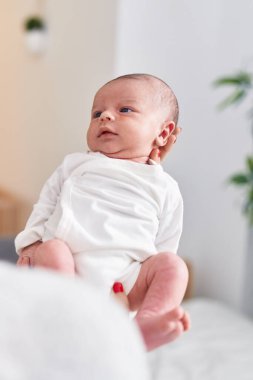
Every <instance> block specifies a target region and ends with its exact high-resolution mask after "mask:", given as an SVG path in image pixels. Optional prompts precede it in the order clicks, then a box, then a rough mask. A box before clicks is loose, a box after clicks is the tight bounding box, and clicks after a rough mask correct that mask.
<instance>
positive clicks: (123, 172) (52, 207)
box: [16, 152, 183, 292]
mask: <svg viewBox="0 0 253 380" xmlns="http://www.w3.org/2000/svg"><path fill="white" fill-rule="evenodd" d="M182 216H183V204H182V197H181V194H180V191H179V188H178V185H177V183H176V182H175V181H174V180H173V179H172V178H171V177H170V176H169V175H168V174H167V173H165V172H164V170H163V169H162V167H161V166H160V165H145V164H140V163H137V162H133V161H129V160H122V159H112V158H108V157H106V156H105V155H103V154H100V153H94V152H90V153H88V154H85V153H75V154H72V155H69V156H67V157H66V158H65V160H64V162H63V164H62V165H61V166H60V167H59V168H58V169H57V170H56V171H55V172H54V173H53V175H52V176H51V177H50V179H49V180H48V181H47V183H46V184H45V186H44V188H43V190H42V192H41V195H40V199H39V202H38V203H37V204H36V205H35V207H34V211H33V213H32V215H31V217H30V219H29V221H28V223H27V226H26V228H25V230H24V231H23V232H21V233H20V234H19V235H18V237H17V238H16V248H17V250H18V251H20V249H22V248H23V247H25V246H27V245H29V244H31V243H33V242H35V241H37V240H42V241H46V240H49V239H52V238H54V237H56V238H59V239H62V240H64V241H65V242H67V244H68V246H69V247H70V249H71V252H72V253H73V256H74V260H75V264H76V267H77V270H78V272H79V273H80V274H81V275H82V274H84V275H85V274H86V273H87V269H88V268H89V270H90V271H93V272H95V273H96V272H97V273H103V278H104V280H105V281H106V283H107V285H108V289H111V286H112V284H113V283H114V281H121V282H123V284H124V286H125V290H126V292H129V291H130V289H131V287H132V286H133V284H134V282H135V280H136V278H137V276H138V273H139V270H140V263H141V262H143V261H144V260H146V259H147V258H148V257H150V256H151V255H154V254H156V253H157V252H162V251H170V252H174V253H176V251H177V248H178V243H179V238H180V235H181V231H182ZM84 253H85V254H84Z"/></svg>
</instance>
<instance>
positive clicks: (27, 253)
mask: <svg viewBox="0 0 253 380" xmlns="http://www.w3.org/2000/svg"><path fill="white" fill-rule="evenodd" d="M40 244H42V242H41V241H36V242H35V243H33V244H31V245H29V246H28V247H25V248H23V249H22V251H21V253H20V255H19V259H18V261H17V265H18V266H25V267H27V266H28V267H30V266H33V265H34V261H35V251H36V249H37V247H38V246H39V245H40Z"/></svg>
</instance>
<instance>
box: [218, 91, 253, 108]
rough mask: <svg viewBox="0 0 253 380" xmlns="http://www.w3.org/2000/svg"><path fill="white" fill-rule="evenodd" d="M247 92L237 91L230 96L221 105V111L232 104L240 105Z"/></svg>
mask: <svg viewBox="0 0 253 380" xmlns="http://www.w3.org/2000/svg"><path fill="white" fill-rule="evenodd" d="M246 95H247V92H246V91H245V90H244V89H236V90H235V91H234V92H233V93H232V94H231V95H230V96H228V97H227V98H226V99H225V100H223V101H222V102H221V103H220V104H219V105H218V107H219V109H220V110H223V109H224V108H227V107H229V106H231V105H232V104H238V103H239V102H241V101H242V100H243V98H245V96H246Z"/></svg>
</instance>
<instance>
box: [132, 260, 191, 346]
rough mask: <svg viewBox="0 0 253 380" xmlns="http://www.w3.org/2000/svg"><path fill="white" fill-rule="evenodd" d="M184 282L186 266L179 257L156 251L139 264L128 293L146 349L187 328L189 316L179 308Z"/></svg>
mask: <svg viewBox="0 0 253 380" xmlns="http://www.w3.org/2000/svg"><path fill="white" fill-rule="evenodd" d="M187 281H188V271H187V267H186V265H185V263H184V261H183V260H182V259H180V257H179V256H177V255H175V254H172V253H160V254H158V255H156V256H152V257H151V258H149V259H148V260H146V261H145V262H144V263H143V264H142V268H141V271H140V274H139V277H138V279H137V281H136V283H135V285H134V287H133V289H132V290H131V292H130V293H129V295H128V299H129V305H130V309H131V310H136V309H138V312H137V314H136V321H137V323H138V325H139V327H140V330H141V332H142V335H143V337H144V341H145V343H146V346H147V349H148V350H152V349H154V348H156V347H158V346H160V345H162V344H164V343H168V342H170V341H172V340H174V339H175V338H176V337H178V336H179V335H180V334H181V333H182V331H183V330H186V329H188V327H189V317H188V315H187V314H185V313H184V311H183V309H182V308H181V307H179V305H180V304H181V302H182V299H183V296H184V293H185V290H186V286H187Z"/></svg>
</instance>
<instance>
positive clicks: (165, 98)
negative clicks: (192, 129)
mask: <svg viewBox="0 0 253 380" xmlns="http://www.w3.org/2000/svg"><path fill="white" fill-rule="evenodd" d="M119 79H137V80H143V79H144V80H148V81H156V82H157V83H158V84H159V86H160V89H159V91H160V94H159V95H160V101H161V105H162V107H164V108H165V109H166V110H168V114H170V117H171V119H172V120H173V121H174V123H175V125H177V123H178V117H179V106H178V101H177V98H176V96H175V94H174V92H173V91H172V89H171V87H170V86H169V85H168V84H167V83H166V82H164V81H163V80H162V79H160V78H158V77H156V76H154V75H151V74H141V73H136V74H126V75H121V76H119V77H117V78H115V79H112V80H111V81H109V82H107V83H110V82H113V81H116V80H119ZM107 83H106V84H107Z"/></svg>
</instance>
